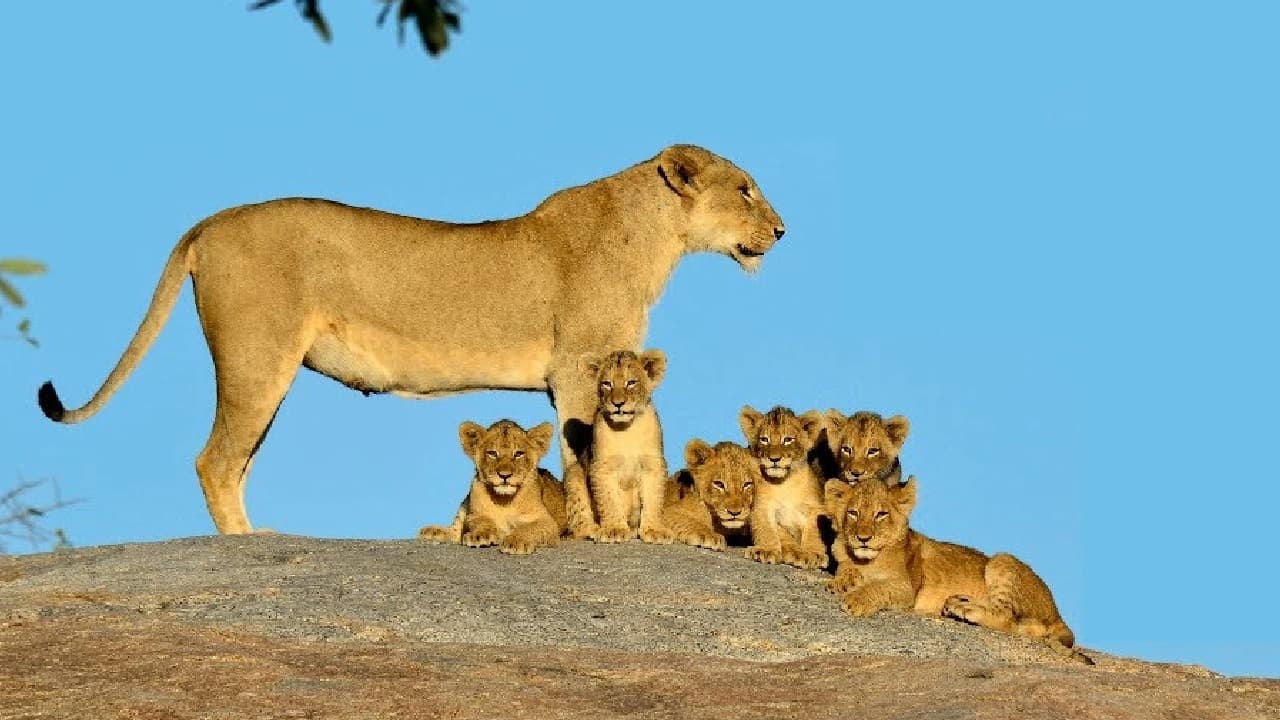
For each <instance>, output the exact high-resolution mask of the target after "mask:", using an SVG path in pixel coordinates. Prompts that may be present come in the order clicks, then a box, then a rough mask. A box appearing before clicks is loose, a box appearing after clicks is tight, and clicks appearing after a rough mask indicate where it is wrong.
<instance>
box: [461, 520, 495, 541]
mask: <svg viewBox="0 0 1280 720" xmlns="http://www.w3.org/2000/svg"><path fill="white" fill-rule="evenodd" d="M497 542H498V526H497V525H494V524H493V521H492V520H490V519H489V518H485V517H471V518H467V522H466V523H465V524H464V526H463V529H462V544H463V545H466V546H467V547H488V546H490V545H496V544H497Z"/></svg>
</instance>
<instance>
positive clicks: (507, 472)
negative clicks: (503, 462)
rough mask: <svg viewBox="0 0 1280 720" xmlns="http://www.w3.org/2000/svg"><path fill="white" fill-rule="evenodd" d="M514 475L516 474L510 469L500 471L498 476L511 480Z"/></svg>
mask: <svg viewBox="0 0 1280 720" xmlns="http://www.w3.org/2000/svg"><path fill="white" fill-rule="evenodd" d="M512 475H515V473H513V472H511V471H510V470H499V471H498V477H500V478H502V479H503V480H510V479H511V476H512Z"/></svg>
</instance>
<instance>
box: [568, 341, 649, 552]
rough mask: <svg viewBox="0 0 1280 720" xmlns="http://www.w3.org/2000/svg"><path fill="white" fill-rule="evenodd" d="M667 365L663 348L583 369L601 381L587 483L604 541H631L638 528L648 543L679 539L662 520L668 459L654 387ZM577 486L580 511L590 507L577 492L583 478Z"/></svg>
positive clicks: (591, 362)
mask: <svg viewBox="0 0 1280 720" xmlns="http://www.w3.org/2000/svg"><path fill="white" fill-rule="evenodd" d="M666 368H667V357H666V355H664V354H663V353H662V351H661V350H646V351H644V352H643V353H640V354H639V355H637V354H636V353H633V352H631V351H629V350H618V351H615V352H611V353H609V354H608V355H605V356H604V357H602V358H588V359H587V360H585V361H584V362H583V370H585V371H586V372H587V373H588V374H589V375H591V376H592V377H593V378H594V380H595V383H596V395H597V404H596V414H595V420H594V422H593V424H592V428H591V448H590V450H589V453H588V461H587V468H586V476H587V477H586V479H587V483H586V484H587V485H589V487H590V493H591V500H593V501H594V505H595V511H596V512H598V513H599V516H600V517H599V530H598V532H596V533H595V535H596V540H597V541H598V542H607V543H616V542H623V541H626V540H630V539H631V538H634V537H636V535H637V530H638V533H639V536H640V539H641V540H643V541H644V542H650V543H669V542H671V541H672V540H673V539H674V536H673V535H672V534H671V531H670V530H668V529H667V527H666V524H665V523H664V522H663V520H662V506H663V500H664V495H665V493H666V484H667V461H666V458H665V457H664V456H663V453H662V426H661V425H660V424H659V422H658V413H657V410H655V409H654V407H653V389H654V388H655V387H657V385H658V383H659V382H661V381H662V375H663V373H664V372H665V371H666ZM574 472H575V473H577V472H579V470H578V469H576V468H575V469H574ZM572 485H573V487H572V489H573V491H574V495H575V498H574V499H573V501H572V502H571V504H572V505H573V507H574V509H575V516H577V515H579V514H582V513H584V512H586V511H585V510H584V509H583V500H582V499H581V498H577V497H576V496H577V495H578V494H579V493H580V492H581V488H580V483H578V482H576V481H575V482H574V483H573V484H572ZM588 507H589V505H588ZM576 519H577V518H576V517H575V520H576Z"/></svg>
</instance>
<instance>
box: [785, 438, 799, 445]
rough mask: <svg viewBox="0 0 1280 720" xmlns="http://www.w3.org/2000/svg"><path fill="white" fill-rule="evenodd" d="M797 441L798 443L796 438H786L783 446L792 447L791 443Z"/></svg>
mask: <svg viewBox="0 0 1280 720" xmlns="http://www.w3.org/2000/svg"><path fill="white" fill-rule="evenodd" d="M795 441H796V439H795V438H793V437H784V438H782V444H783V445H790V444H791V443H793V442H795Z"/></svg>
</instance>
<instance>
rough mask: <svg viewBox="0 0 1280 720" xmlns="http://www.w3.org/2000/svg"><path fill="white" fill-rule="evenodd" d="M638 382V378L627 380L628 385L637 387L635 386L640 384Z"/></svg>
mask: <svg viewBox="0 0 1280 720" xmlns="http://www.w3.org/2000/svg"><path fill="white" fill-rule="evenodd" d="M638 382H639V381H637V380H628V381H627V387H635V386H636V385H637V384H638Z"/></svg>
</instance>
